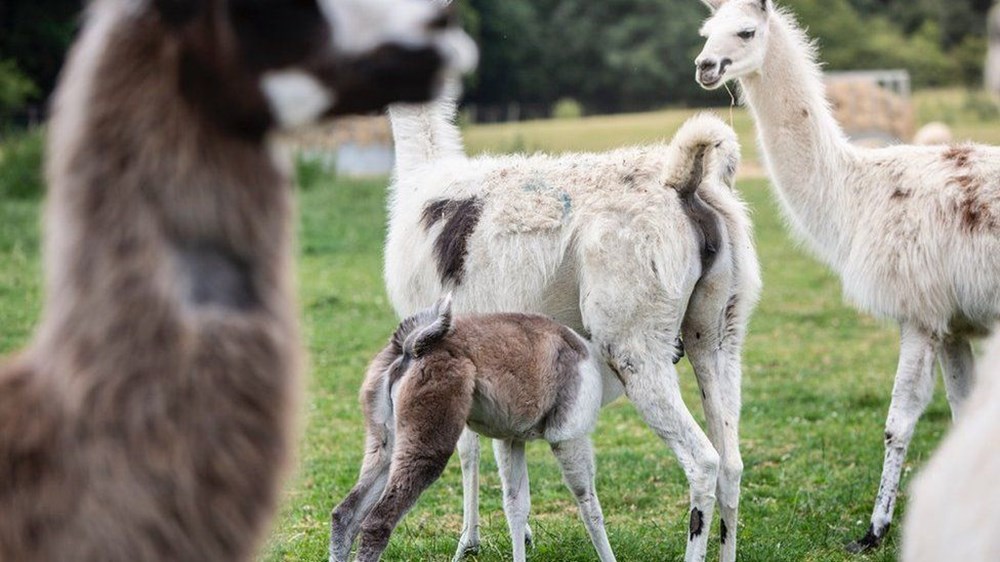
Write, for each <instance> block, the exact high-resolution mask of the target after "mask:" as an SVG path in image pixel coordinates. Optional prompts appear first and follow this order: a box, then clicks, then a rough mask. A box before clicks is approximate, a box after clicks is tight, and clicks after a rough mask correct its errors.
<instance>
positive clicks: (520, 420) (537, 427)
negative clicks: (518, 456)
mask: <svg viewBox="0 0 1000 562" xmlns="http://www.w3.org/2000/svg"><path fill="white" fill-rule="evenodd" d="M466 425H468V426H469V428H470V429H472V430H473V431H475V432H476V433H478V434H480V435H482V436H485V437H489V438H491V439H515V440H518V441H532V440H535V439H541V438H542V435H543V430H544V427H543V425H542V418H541V416H537V417H526V416H524V415H521V414H518V413H516V412H513V411H512V410H511V408H508V407H505V405H504V404H500V403H498V402H495V401H493V400H490V399H489V398H487V397H484V396H482V395H477V396H476V398H475V399H474V401H473V403H472V410H471V411H470V412H469V418H468V420H466Z"/></svg>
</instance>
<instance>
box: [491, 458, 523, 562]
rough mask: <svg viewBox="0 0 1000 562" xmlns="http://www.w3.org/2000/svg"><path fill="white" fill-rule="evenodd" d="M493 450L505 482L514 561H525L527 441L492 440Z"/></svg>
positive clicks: (504, 495) (506, 512) (504, 488)
mask: <svg viewBox="0 0 1000 562" xmlns="http://www.w3.org/2000/svg"><path fill="white" fill-rule="evenodd" d="M493 452H494V454H495V456H496V459H497V468H498V469H499V471H500V481H501V484H502V485H503V510H504V514H505V515H506V516H507V526H508V528H509V529H510V540H511V546H512V547H513V559H514V562H524V560H525V556H526V554H525V537H526V528H527V526H528V512H529V511H531V492H530V490H529V487H528V466H527V460H526V459H525V455H524V441H510V440H500V439H496V440H494V441H493Z"/></svg>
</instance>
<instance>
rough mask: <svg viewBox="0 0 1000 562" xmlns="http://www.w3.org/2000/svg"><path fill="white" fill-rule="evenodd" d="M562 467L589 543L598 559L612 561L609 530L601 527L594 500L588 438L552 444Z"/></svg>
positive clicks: (591, 457) (598, 512)
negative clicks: (578, 509) (588, 537)
mask: <svg viewBox="0 0 1000 562" xmlns="http://www.w3.org/2000/svg"><path fill="white" fill-rule="evenodd" d="M552 453H553V454H555V456H556V459H558V461H559V466H560V467H561V468H562V473H563V478H564V479H565V480H566V486H568V487H569V489H570V491H571V492H573V496H574V497H575V498H576V504H577V505H578V506H579V507H580V517H581V518H582V519H583V524H584V525H585V526H586V527H587V534H589V535H590V542H592V543H593V544H594V548H595V549H597V556H598V558H600V559H601V562H613V561H614V560H615V555H614V553H613V552H612V551H611V545H610V544H609V543H608V533H607V531H606V530H605V528H604V514H603V513H602V512H601V502H600V501H598V499H597V490H596V488H595V486H594V475H595V470H594V449H593V446H592V445H591V443H590V438H589V437H581V438H579V439H573V440H570V441H564V442H562V443H553V444H552Z"/></svg>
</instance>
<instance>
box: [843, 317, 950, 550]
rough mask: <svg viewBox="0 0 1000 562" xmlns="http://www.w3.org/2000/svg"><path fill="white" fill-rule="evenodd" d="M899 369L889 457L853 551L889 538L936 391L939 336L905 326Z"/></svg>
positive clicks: (887, 450) (889, 422)
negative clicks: (918, 432)
mask: <svg viewBox="0 0 1000 562" xmlns="http://www.w3.org/2000/svg"><path fill="white" fill-rule="evenodd" d="M901 340H902V343H901V346H900V353H899V368H898V370H897V371H896V381H895V383H894V385H893V388H892V402H891V403H890V404H889V416H888V418H887V419H886V423H885V460H884V461H883V464H882V481H881V483H880V484H879V489H878V496H876V498H875V508H874V509H873V510H872V517H871V525H870V526H869V527H868V532H867V533H866V534H865V536H864V537H862V538H861V539H859V540H857V541H855V542H852V543H850V544H849V545H847V550H848V551H850V552H864V551H867V550H871V549H873V548H875V547H877V546H878V545H879V544H880V543H881V542H882V539H883V538H885V534H886V531H888V529H889V524H890V523H891V522H892V511H893V509H894V507H895V505H896V493H897V492H898V488H899V476H900V473H901V472H902V470H903V462H904V461H905V460H906V449H907V447H908V446H909V444H910V439H911V438H912V437H913V429H914V428H915V427H916V425H917V420H918V419H919V418H920V415H921V414H923V413H924V409H926V408H927V404H928V403H930V400H931V396H932V395H933V393H934V354H935V351H936V341H935V338H934V337H933V336H932V335H930V334H929V333H927V332H925V331H923V330H920V329H918V328H916V327H913V326H909V325H903V326H902V338H901Z"/></svg>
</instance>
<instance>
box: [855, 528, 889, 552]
mask: <svg viewBox="0 0 1000 562" xmlns="http://www.w3.org/2000/svg"><path fill="white" fill-rule="evenodd" d="M887 530H888V527H886V528H885V529H883V530H882V534H881V536H879V535H876V534H875V528H874V527H873V526H872V525H869V526H868V532H867V533H865V536H863V537H861V538H860V539H858V540H856V541H853V542H850V543H847V546H846V547H845V548H846V549H847V552H850V553H851V554H861V553H863V552H869V551H872V550H875V549H876V548H878V545H880V544H882V539H883V538H884V537H885V532H886V531H887Z"/></svg>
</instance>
